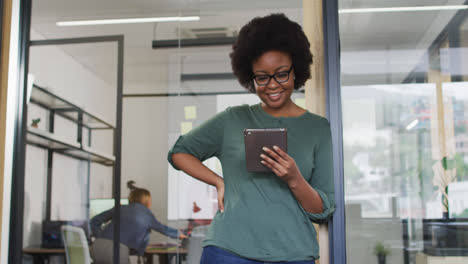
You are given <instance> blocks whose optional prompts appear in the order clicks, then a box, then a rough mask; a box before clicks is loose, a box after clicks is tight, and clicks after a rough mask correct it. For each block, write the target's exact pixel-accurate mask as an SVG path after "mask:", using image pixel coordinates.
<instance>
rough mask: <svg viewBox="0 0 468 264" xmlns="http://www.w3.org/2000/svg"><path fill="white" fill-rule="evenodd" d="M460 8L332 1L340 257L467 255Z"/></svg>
mask: <svg viewBox="0 0 468 264" xmlns="http://www.w3.org/2000/svg"><path fill="white" fill-rule="evenodd" d="M466 8H467V6H466V4H464V1H449V3H447V1H425V2H424V6H423V5H421V3H420V2H418V1H392V2H391V3H390V2H388V1H377V2H376V1H346V0H342V1H339V23H340V39H341V94H342V99H341V100H342V111H343V112H342V115H343V151H344V186H345V208H346V254H347V263H377V261H378V260H379V261H381V260H383V261H385V260H386V263H405V264H409V263H417V264H423V263H432V262H431V261H445V262H444V263H455V262H453V261H457V259H462V260H463V261H467V260H466V259H467V257H466V256H467V255H468V244H467V241H466V237H467V234H468V233H467V232H468V215H467V212H468V200H467V196H466V193H467V192H468V176H467V174H466V171H467V168H468V156H467V155H468V152H467V150H466V138H467V132H466V131H467V130H466V128H467V124H468V123H467V117H466V116H465V115H466V114H467V112H466V111H467V110H466V100H467V99H466V90H467V88H468V83H467V80H468V65H467V63H466V62H467V61H468V60H467V58H468V57H467V56H468V52H467V50H468V49H467V47H468V41H467V40H468V39H467V35H468V34H467V33H468V28H467V21H468V20H467V11H466ZM463 193H464V194H465V195H463ZM379 263H382V262H379ZM383 263H385V262H383Z"/></svg>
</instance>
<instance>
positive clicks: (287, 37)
mask: <svg viewBox="0 0 468 264" xmlns="http://www.w3.org/2000/svg"><path fill="white" fill-rule="evenodd" d="M272 50H276V51H281V52H285V53H287V54H289V56H291V60H292V64H293V68H294V73H295V81H294V88H295V89H299V88H300V87H302V86H303V85H304V83H305V82H306V80H307V79H309V78H310V64H312V54H311V52H310V43H309V41H308V40H307V37H306V35H305V34H304V31H303V30H302V28H301V26H300V25H299V24H298V23H296V22H293V21H291V20H289V19H288V18H287V17H286V16H285V15H284V14H271V15H268V16H265V17H256V18H254V19H252V20H251V21H250V22H249V23H247V24H246V25H245V26H243V27H242V29H241V30H240V32H239V35H238V37H237V40H236V42H235V43H234V45H233V46H232V52H231V53H230V54H229V55H230V57H231V65H232V70H233V72H234V75H236V77H237V79H238V80H239V83H240V84H241V85H242V86H243V87H245V88H247V89H248V90H249V91H250V92H252V93H255V87H254V84H253V80H252V77H253V73H252V63H253V62H254V61H255V60H256V59H257V58H259V57H260V56H261V55H262V54H264V53H265V52H267V51H272Z"/></svg>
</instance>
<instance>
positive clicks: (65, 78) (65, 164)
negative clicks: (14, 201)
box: [23, 30, 117, 246]
mask: <svg viewBox="0 0 468 264" xmlns="http://www.w3.org/2000/svg"><path fill="white" fill-rule="evenodd" d="M31 38H32V39H42V36H40V35H39V34H38V33H37V32H35V31H34V30H32V32H31ZM85 45H92V44H85ZM108 45H109V50H110V51H112V50H114V51H115V54H117V53H116V48H115V46H116V45H115V44H108ZM30 52H31V53H30V62H29V72H30V73H31V74H33V75H34V79H35V83H36V84H37V85H39V86H41V87H44V88H46V89H47V90H49V91H51V92H53V93H55V94H57V95H59V96H61V97H62V98H64V99H66V100H68V101H70V102H72V103H74V104H76V105H78V106H80V107H83V108H84V109H85V110H87V111H88V112H90V113H92V114H95V115H97V116H99V117H101V118H102V119H104V120H106V121H108V122H109V123H111V124H115V105H116V104H115V102H116V87H115V86H112V85H110V84H108V83H106V82H104V81H103V80H102V79H100V78H99V77H98V76H96V75H95V74H94V73H92V72H91V71H90V70H89V69H87V68H85V67H83V66H82V65H81V64H78V63H77V62H76V61H75V60H74V58H73V57H71V56H70V55H68V54H67V53H65V52H64V51H63V50H61V48H60V46H46V47H32V48H31V50H30ZM37 117H40V118H41V122H40V123H39V128H40V129H44V130H46V129H47V128H48V127H47V124H46V123H47V122H46V121H47V112H46V111H44V110H42V109H41V108H39V107H37V106H35V105H33V104H29V110H28V125H29V124H30V123H31V119H33V118H37ZM55 132H56V134H58V135H60V136H62V137H66V138H67V139H70V140H74V141H76V125H74V124H73V123H71V122H69V121H67V120H65V119H63V118H59V117H57V116H56V122H55ZM92 139H93V140H92V143H93V144H92V146H97V148H98V149H99V150H100V151H104V152H106V153H112V151H113V149H112V137H111V133H109V132H99V133H96V134H93V137H92ZM84 140H87V137H86V133H85V138H84ZM46 169H47V151H46V150H44V149H40V148H37V147H34V146H31V145H27V148H26V175H25V214H24V223H23V224H24V242H23V244H24V245H25V246H27V245H38V244H40V242H41V241H40V239H41V236H40V228H41V226H40V223H41V221H42V220H43V219H44V218H45V195H46V193H45V192H46V187H45V186H46ZM87 170H88V168H87V162H84V161H79V160H76V159H72V158H69V157H66V156H63V155H60V154H54V159H53V168H52V171H53V180H52V209H51V218H52V220H81V219H84V218H85V217H86V204H87V202H88V201H87V199H88V198H87V188H88V182H87ZM111 183H112V168H111V167H104V166H101V165H94V164H93V165H92V167H91V186H92V187H91V188H90V191H91V193H90V196H91V197H104V196H108V197H110V195H111Z"/></svg>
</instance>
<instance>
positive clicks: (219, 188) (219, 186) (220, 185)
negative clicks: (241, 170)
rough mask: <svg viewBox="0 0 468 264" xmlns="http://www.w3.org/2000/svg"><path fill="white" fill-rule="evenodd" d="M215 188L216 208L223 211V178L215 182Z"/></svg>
mask: <svg viewBox="0 0 468 264" xmlns="http://www.w3.org/2000/svg"><path fill="white" fill-rule="evenodd" d="M216 190H217V191H218V208H219V210H220V211H221V213H224V179H221V180H220V181H218V182H217V183H216Z"/></svg>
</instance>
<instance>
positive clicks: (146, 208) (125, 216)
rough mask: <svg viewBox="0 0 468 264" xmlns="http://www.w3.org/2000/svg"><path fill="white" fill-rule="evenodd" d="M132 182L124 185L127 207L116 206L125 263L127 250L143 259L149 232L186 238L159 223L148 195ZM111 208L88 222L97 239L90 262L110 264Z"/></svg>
mask: <svg viewBox="0 0 468 264" xmlns="http://www.w3.org/2000/svg"><path fill="white" fill-rule="evenodd" d="M133 184H134V181H129V182H128V183H127V186H128V188H129V189H130V194H129V196H128V201H129V204H128V205H122V206H121V207H120V262H119V263H129V254H130V250H134V251H135V252H136V253H137V254H138V255H139V256H143V254H144V253H145V249H146V246H147V245H148V242H149V239H150V233H151V229H153V230H156V231H158V232H160V233H162V234H164V235H166V236H168V237H171V238H179V239H184V238H187V236H186V235H184V234H182V233H179V232H178V230H177V229H174V228H171V227H168V226H165V225H163V224H161V223H160V222H159V221H158V220H156V218H155V217H154V215H153V213H152V212H151V210H150V208H151V194H150V192H149V191H148V190H146V189H143V188H137V187H135V186H134V185H133ZM113 213H114V209H110V210H107V211H105V212H102V213H101V214H99V215H96V216H95V217H93V218H92V219H91V221H90V226H91V231H92V232H93V234H94V236H95V237H96V238H97V239H96V240H95V241H94V243H93V245H92V246H91V258H92V259H93V263H95V264H101V263H103V264H104V263H113V261H112V260H113V237H114V236H113V234H114V233H113V232H114V227H113V224H112V222H111V220H112V216H113Z"/></svg>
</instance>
